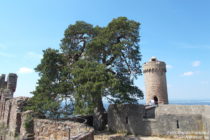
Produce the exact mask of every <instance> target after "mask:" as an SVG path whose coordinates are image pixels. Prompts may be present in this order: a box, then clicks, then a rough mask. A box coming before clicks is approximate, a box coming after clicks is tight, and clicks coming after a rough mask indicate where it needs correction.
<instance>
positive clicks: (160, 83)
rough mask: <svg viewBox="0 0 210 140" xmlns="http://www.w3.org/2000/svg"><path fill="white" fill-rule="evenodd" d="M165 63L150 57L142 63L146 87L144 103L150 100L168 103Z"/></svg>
mask: <svg viewBox="0 0 210 140" xmlns="http://www.w3.org/2000/svg"><path fill="white" fill-rule="evenodd" d="M166 71H167V70H166V63H165V62H162V61H159V60H158V59H157V58H155V57H152V58H151V59H150V61H149V62H146V63H144V65H143V73H144V79H145V80H144V81H145V87H146V104H149V103H150V102H151V100H153V101H155V102H156V103H158V104H168V93H167V82H166V74H165V73H166Z"/></svg>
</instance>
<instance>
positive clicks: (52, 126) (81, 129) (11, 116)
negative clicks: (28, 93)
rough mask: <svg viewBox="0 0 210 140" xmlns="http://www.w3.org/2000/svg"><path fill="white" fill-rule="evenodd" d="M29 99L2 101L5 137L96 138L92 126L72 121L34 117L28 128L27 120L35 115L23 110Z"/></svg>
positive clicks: (27, 139) (40, 139)
mask: <svg viewBox="0 0 210 140" xmlns="http://www.w3.org/2000/svg"><path fill="white" fill-rule="evenodd" d="M28 99H29V98H27V97H17V98H12V99H9V100H6V101H0V125H1V126H3V129H4V130H6V132H7V134H6V135H7V136H4V137H8V136H9V137H11V138H10V139H12V137H13V138H14V137H18V138H19V139H21V140H22V139H24V140H69V136H70V138H71V139H72V138H75V140H93V139H94V137H93V135H94V134H93V132H94V131H93V129H92V128H91V127H87V126H86V125H85V124H82V123H76V122H72V121H55V120H43V119H34V120H33V119H32V121H31V122H30V123H31V124H30V128H27V129H26V127H25V122H26V120H27V118H28V116H30V115H33V112H32V111H26V112H24V111H23V107H24V106H25V105H26V103H27V101H28ZM69 130H70V131H69ZM69 132H70V133H69ZM69 134H70V135H69ZM5 140H6V139H5Z"/></svg>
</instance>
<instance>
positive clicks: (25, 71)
mask: <svg viewBox="0 0 210 140" xmlns="http://www.w3.org/2000/svg"><path fill="white" fill-rule="evenodd" d="M33 72H34V70H33V69H31V68H27V67H21V68H20V69H19V70H18V72H17V73H18V74H29V73H33Z"/></svg>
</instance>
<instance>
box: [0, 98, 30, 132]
mask: <svg viewBox="0 0 210 140" xmlns="http://www.w3.org/2000/svg"><path fill="white" fill-rule="evenodd" d="M27 100H28V98H27V97H17V98H13V99H9V100H7V101H1V102H0V114H1V116H0V123H1V125H3V126H4V127H5V129H7V130H8V134H9V135H10V136H17V135H19V133H20V126H21V122H22V121H21V113H22V111H23V106H24V105H25V103H26V102H27Z"/></svg>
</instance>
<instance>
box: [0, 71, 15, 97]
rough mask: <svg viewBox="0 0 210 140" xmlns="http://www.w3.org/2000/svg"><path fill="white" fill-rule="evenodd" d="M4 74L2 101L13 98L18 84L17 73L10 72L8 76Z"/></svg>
mask: <svg viewBox="0 0 210 140" xmlns="http://www.w3.org/2000/svg"><path fill="white" fill-rule="evenodd" d="M5 79H6V75H5V74H2V75H1V76H0V101H5V100H7V99H11V98H13V94H14V92H15V90H16V86H17V74H15V73H9V74H8V76H7V80H5Z"/></svg>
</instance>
